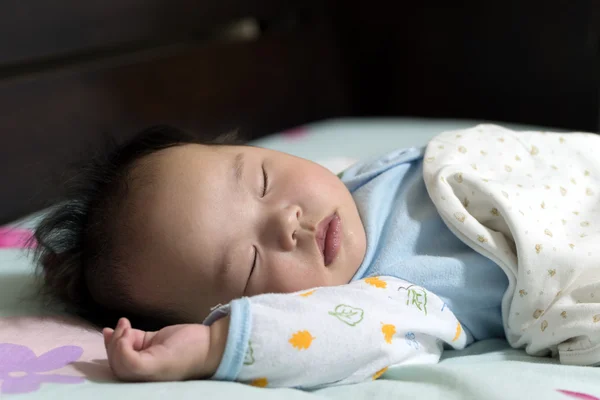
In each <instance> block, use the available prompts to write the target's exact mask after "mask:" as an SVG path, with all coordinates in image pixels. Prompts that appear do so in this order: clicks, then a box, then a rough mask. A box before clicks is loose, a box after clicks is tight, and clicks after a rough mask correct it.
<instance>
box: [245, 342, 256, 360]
mask: <svg viewBox="0 0 600 400" xmlns="http://www.w3.org/2000/svg"><path fill="white" fill-rule="evenodd" d="M252 364H254V350H253V349H252V342H250V341H248V350H246V356H245V357H244V365H252Z"/></svg>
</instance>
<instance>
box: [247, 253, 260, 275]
mask: <svg viewBox="0 0 600 400" xmlns="http://www.w3.org/2000/svg"><path fill="white" fill-rule="evenodd" d="M257 258H258V249H257V248H256V246H254V260H253V261H252V268H251V269H250V275H248V280H250V277H251V276H252V274H253V273H254V267H256V259H257Z"/></svg>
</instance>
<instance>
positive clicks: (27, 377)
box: [0, 119, 600, 400]
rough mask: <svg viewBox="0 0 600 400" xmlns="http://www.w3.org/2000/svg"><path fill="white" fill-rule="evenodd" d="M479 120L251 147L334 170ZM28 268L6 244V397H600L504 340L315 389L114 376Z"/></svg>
mask: <svg viewBox="0 0 600 400" xmlns="http://www.w3.org/2000/svg"><path fill="white" fill-rule="evenodd" d="M479 122H482V121H451V120H422V119H372V120H368V119H358V120H353V119H342V120H330V121H323V122H318V123H314V124H309V125H305V126H302V127H298V128H295V129H291V130H288V131H286V132H282V133H280V134H275V135H271V136H268V137H265V138H262V139H260V140H257V141H255V142H254V143H252V144H253V145H257V146H264V147H268V148H272V149H276V150H280V151H284V152H287V153H290V154H294V155H297V156H301V157H305V158H308V159H310V160H313V161H316V162H320V163H322V164H324V165H325V166H327V167H328V168H330V169H331V170H333V171H334V172H338V171H340V170H342V169H343V168H345V167H346V166H348V165H349V164H351V163H352V162H354V161H355V160H360V159H365V158H369V157H373V156H375V155H377V154H381V153H384V152H387V151H389V150H390V149H393V148H400V147H410V146H422V145H425V144H426V143H427V141H428V140H429V139H430V138H432V137H433V136H435V135H436V134H437V133H439V132H441V131H444V130H451V129H459V128H466V127H469V126H473V125H476V124H477V123H479ZM504 125H505V126H507V127H509V128H512V129H532V128H533V129H535V127H530V126H523V125H514V124H504ZM38 218H39V215H32V216H29V217H27V218H24V219H23V220H20V221H16V222H15V223H14V224H13V225H15V226H19V227H21V228H28V227H31V226H33V225H34V224H35V221H36V220H37V219H38ZM32 268H33V266H32V263H31V260H30V259H29V258H28V256H27V253H26V251H24V250H20V249H10V248H4V249H0V398H5V397H6V398H18V399H29V398H31V399H64V398H77V399H105V398H111V399H132V398H145V399H158V398H177V399H187V398H189V399H206V398H218V399H228V398H232V399H257V400H258V399H271V398H282V397H285V398H286V399H288V400H293V399H307V398H329V399H338V398H339V399H363V398H364V399H373V398H380V399H388V398H402V399H438V398H439V399H521V398H532V399H538V398H539V399H542V398H543V399H546V400H548V399H568V398H576V399H577V398H578V399H600V369H598V368H586V367H572V366H562V365H559V364H557V363H556V360H553V359H550V358H534V357H530V356H528V355H526V354H525V353H524V352H523V351H522V350H515V349H512V348H510V347H509V346H508V344H507V343H506V342H505V341H503V340H486V341H482V342H478V343H475V344H473V345H471V346H470V347H468V348H467V349H466V350H463V351H448V352H446V353H445V354H444V357H443V359H442V361H441V362H440V363H439V364H436V365H407V366H398V367H393V368H390V369H389V371H388V372H387V373H386V374H384V376H383V377H382V379H380V380H377V381H373V382H366V383H361V384H357V385H352V386H340V387H331V388H326V389H321V390H317V391H312V392H303V391H299V390H294V389H260V388H255V387H251V386H247V385H244V384H241V383H227V382H212V381H193V382H192V381H190V382H172V383H121V382H116V381H115V380H114V379H113V377H112V375H111V373H110V369H109V368H108V365H107V362H106V354H105V352H104V348H103V344H102V337H101V335H100V333H99V332H97V331H95V330H94V329H91V328H90V327H89V326H87V325H86V324H85V323H83V322H81V321H78V320H76V319H73V318H70V317H69V316H65V315H56V314H54V313H52V312H51V311H49V310H47V309H45V308H44V306H43V305H42V304H41V303H40V302H39V300H38V299H37V298H36V296H35V293H33V288H34V284H33V283H34V282H33V278H32V274H31V272H32ZM594 396H597V397H594Z"/></svg>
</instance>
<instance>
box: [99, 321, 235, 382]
mask: <svg viewBox="0 0 600 400" xmlns="http://www.w3.org/2000/svg"><path fill="white" fill-rule="evenodd" d="M228 325H229V318H224V319H222V320H219V321H217V322H215V323H214V324H213V326H212V327H209V326H205V325H200V324H186V325H172V326H168V327H166V328H163V329H161V330H160V331H158V332H144V331H141V330H138V329H133V328H132V327H131V324H130V323H129V320H127V319H126V318H121V319H120V320H119V322H118V324H117V327H116V328H115V329H114V330H113V329H110V328H104V330H103V331H102V333H103V335H104V345H105V347H106V353H107V354H108V363H109V365H110V367H111V369H112V370H113V373H114V374H115V375H116V376H117V377H118V378H119V379H122V380H126V381H179V380H184V379H200V378H209V377H210V376H211V375H213V374H214V373H215V371H216V369H217V367H218V366H219V363H220V362H221V358H222V356H223V351H224V350H225V343H226V340H227V329H228Z"/></svg>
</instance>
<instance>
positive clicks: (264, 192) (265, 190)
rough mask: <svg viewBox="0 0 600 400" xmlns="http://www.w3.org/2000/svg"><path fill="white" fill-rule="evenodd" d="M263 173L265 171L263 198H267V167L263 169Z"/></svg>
mask: <svg viewBox="0 0 600 400" xmlns="http://www.w3.org/2000/svg"><path fill="white" fill-rule="evenodd" d="M262 171H263V193H262V197H265V195H266V194H267V189H268V188H269V175H267V170H266V169H265V167H264V166H263V167H262Z"/></svg>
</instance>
